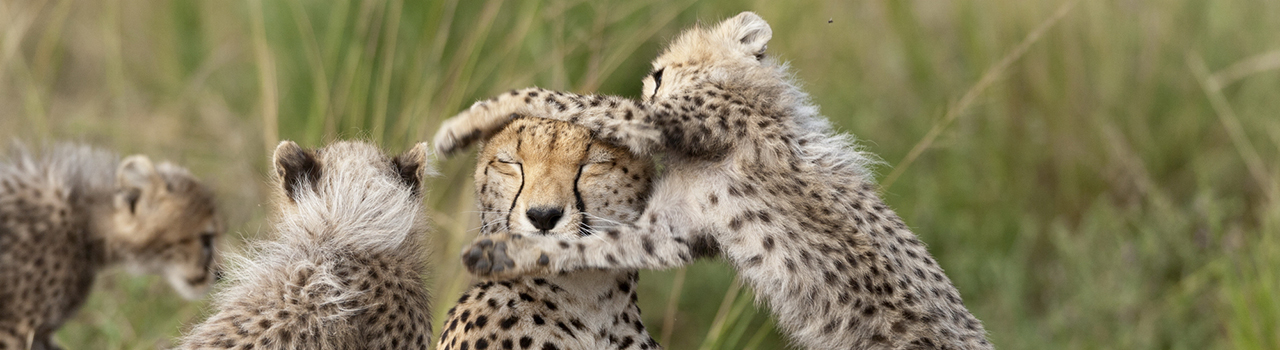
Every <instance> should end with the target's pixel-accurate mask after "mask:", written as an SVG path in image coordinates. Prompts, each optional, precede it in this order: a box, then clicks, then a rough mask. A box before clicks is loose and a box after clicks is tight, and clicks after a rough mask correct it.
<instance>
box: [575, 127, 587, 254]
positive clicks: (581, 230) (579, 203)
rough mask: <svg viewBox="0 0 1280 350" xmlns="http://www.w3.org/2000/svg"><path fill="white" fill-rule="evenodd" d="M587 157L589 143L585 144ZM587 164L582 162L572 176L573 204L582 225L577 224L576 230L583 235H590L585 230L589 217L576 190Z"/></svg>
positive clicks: (585, 206)
mask: <svg viewBox="0 0 1280 350" xmlns="http://www.w3.org/2000/svg"><path fill="white" fill-rule="evenodd" d="M586 153H587V157H591V144H589V143H588V144H587V152H586ZM587 165H589V164H583V165H582V166H580V167H578V175H576V176H574V177H573V199H574V201H576V203H574V205H575V206H576V207H577V208H578V216H579V217H580V219H581V220H582V226H578V232H579V233H581V234H582V235H583V236H588V235H591V231H590V230H587V228H588V227H591V219H589V218H587V204H586V203H585V202H583V201H582V192H581V191H578V181H581V180H582V169H586V168H587Z"/></svg>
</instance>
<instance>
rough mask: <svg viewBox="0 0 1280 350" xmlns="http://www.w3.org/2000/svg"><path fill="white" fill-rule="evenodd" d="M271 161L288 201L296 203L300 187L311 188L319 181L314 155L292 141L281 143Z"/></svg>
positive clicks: (318, 165)
mask: <svg viewBox="0 0 1280 350" xmlns="http://www.w3.org/2000/svg"><path fill="white" fill-rule="evenodd" d="M271 159H272V162H271V164H272V167H274V168H275V171H276V176H278V177H279V178H280V184H281V186H282V187H283V189H284V194H285V196H286V197H289V200H292V201H294V202H297V201H298V191H299V190H301V186H313V185H314V184H315V181H316V180H319V179H320V163H318V162H316V158H315V155H313V154H312V153H311V151H308V150H305V149H302V147H299V146H298V144H296V143H293V141H281V142H280V145H279V146H276V151H275V153H274V154H272V155H271Z"/></svg>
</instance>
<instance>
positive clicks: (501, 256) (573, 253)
mask: <svg viewBox="0 0 1280 350" xmlns="http://www.w3.org/2000/svg"><path fill="white" fill-rule="evenodd" d="M674 222H675V221H674V220H671V218H670V217H669V216H664V215H661V214H653V213H650V214H646V215H645V216H643V217H642V220H641V221H640V223H637V224H634V225H624V226H620V227H616V228H611V229H607V230H603V232H602V233H600V234H598V235H592V236H583V237H579V238H573V239H564V238H553V237H548V236H530V235H520V234H512V233H503V234H494V235H487V236H482V237H480V238H478V239H477V240H476V242H475V243H473V244H472V245H471V247H469V248H467V249H465V250H463V253H462V260H463V265H465V266H466V267H467V270H468V271H471V273H474V274H476V275H479V276H483V277H489V278H494V279H506V278H512V277H517V276H529V275H548V274H557V273H563V272H571V271H577V270H584V269H610V270H639V269H667V268H672V267H680V266H684V265H686V264H688V263H689V262H691V261H693V260H694V259H697V258H701V257H706V256H714V255H717V254H719V244H718V243H717V242H716V241H715V239H714V238H713V237H712V236H711V235H710V234H708V232H707V231H705V230H697V231H690V230H687V229H684V228H687V227H690V225H683V224H674Z"/></svg>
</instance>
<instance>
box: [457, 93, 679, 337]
mask: <svg viewBox="0 0 1280 350" xmlns="http://www.w3.org/2000/svg"><path fill="white" fill-rule="evenodd" d="M476 163H477V164H476V172H475V184H476V188H477V191H476V192H477V195H478V197H479V202H480V205H479V206H480V210H481V211H480V219H481V222H482V223H483V225H482V226H481V235H489V234H494V233H502V232H520V233H522V234H527V235H541V236H546V237H557V238H565V239H576V238H580V237H591V236H594V235H598V234H600V232H601V231H602V230H607V229H610V228H613V227H616V226H617V225H618V223H619V222H631V221H635V220H636V219H637V218H639V217H640V212H641V211H642V210H643V209H644V203H645V200H646V199H647V198H648V195H649V191H650V186H649V184H650V178H651V177H652V176H653V164H652V163H653V162H652V160H651V159H649V158H648V157H637V156H633V155H631V153H628V152H627V151H625V150H623V149H620V148H618V147H615V146H611V145H608V144H605V143H603V142H600V141H597V140H595V139H593V138H592V137H591V133H590V132H589V131H588V130H587V129H586V128H583V127H580V126H577V125H573V124H569V123H565V122H559V121H553V120H550V119H539V118H520V119H516V120H514V121H512V122H511V124H509V125H507V127H506V128H505V129H503V130H502V131H500V132H498V133H497V134H496V135H494V136H493V138H491V139H489V140H488V141H487V142H485V144H484V146H483V147H481V150H480V157H479V160H477V162H476ZM638 278H639V276H638V274H637V273H636V271H635V270H581V271H572V272H567V273H563V274H557V275H552V276H544V277H515V278H511V279H506V280H498V281H485V282H482V283H479V284H477V285H476V286H474V287H472V288H471V290H469V291H467V292H466V293H464V294H463V295H462V297H461V298H460V299H458V306H456V307H455V308H454V309H451V310H449V318H448V319H447V320H446V321H445V326H444V330H443V331H441V332H440V343H439V345H438V346H437V347H436V348H437V349H442V350H446V349H657V348H659V346H658V343H657V342H656V341H654V340H653V338H651V337H650V336H649V333H648V332H646V331H645V328H644V324H643V323H641V322H640V308H639V307H637V306H636V283H637V280H638Z"/></svg>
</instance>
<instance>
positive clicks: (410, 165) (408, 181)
mask: <svg viewBox="0 0 1280 350" xmlns="http://www.w3.org/2000/svg"><path fill="white" fill-rule="evenodd" d="M432 158H433V157H432V154H431V146H430V145H428V144H427V143H426V142H420V143H418V144H417V145H414V146H413V148H412V149H409V150H408V151H405V152H404V154H401V155H399V156H396V157H395V159H392V160H391V165H393V166H394V167H395V171H396V175H399V176H400V181H402V182H404V184H405V185H407V186H409V188H410V189H411V190H412V191H413V195H415V196H417V195H419V194H421V193H422V190H421V188H422V178H423V177H426V176H434V175H436V169H435V167H433V166H432V164H431V163H432Z"/></svg>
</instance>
